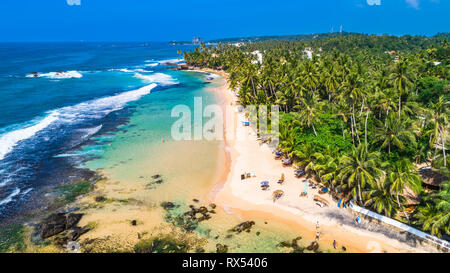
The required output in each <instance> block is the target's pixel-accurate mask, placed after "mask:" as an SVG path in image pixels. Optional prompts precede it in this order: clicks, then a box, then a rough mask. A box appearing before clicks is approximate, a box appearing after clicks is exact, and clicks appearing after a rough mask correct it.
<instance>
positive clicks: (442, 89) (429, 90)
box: [416, 77, 450, 106]
mask: <svg viewBox="0 0 450 273" xmlns="http://www.w3.org/2000/svg"><path fill="white" fill-rule="evenodd" d="M416 88H417V92H418V97H417V101H418V102H420V103H422V104H423V105H425V106H428V105H429V103H430V102H433V103H436V102H437V101H438V99H439V97H440V96H442V95H445V97H446V99H447V100H449V99H450V82H449V81H447V80H438V79H436V78H434V77H425V78H423V79H421V80H420V81H419V82H418V83H417V85H416Z"/></svg>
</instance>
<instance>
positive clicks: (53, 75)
mask: <svg viewBox="0 0 450 273" xmlns="http://www.w3.org/2000/svg"><path fill="white" fill-rule="evenodd" d="M27 77H28V78H35V77H38V78H40V77H44V78H50V79H70V78H81V77H83V75H82V74H81V73H80V72H79V71H59V72H49V73H36V74H35V73H31V74H28V75H27Z"/></svg>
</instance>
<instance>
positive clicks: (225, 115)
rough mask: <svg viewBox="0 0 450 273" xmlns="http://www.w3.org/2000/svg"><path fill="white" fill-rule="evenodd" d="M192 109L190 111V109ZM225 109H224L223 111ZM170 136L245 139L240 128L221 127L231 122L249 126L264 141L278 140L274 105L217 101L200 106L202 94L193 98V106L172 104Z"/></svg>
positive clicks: (235, 124)
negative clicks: (229, 103)
mask: <svg viewBox="0 0 450 273" xmlns="http://www.w3.org/2000/svg"><path fill="white" fill-rule="evenodd" d="M192 110H193V111H192ZM224 111H225V112H224ZM171 117H172V118H174V119H176V120H175V121H174V122H173V123H172V128H171V136H172V139H173V140H176V141H180V140H207V141H213V140H219V141H220V140H224V137H225V138H226V139H227V140H245V139H246V138H247V137H248V133H244V132H242V130H236V131H234V130H224V128H229V129H231V128H234V126H251V127H252V128H253V129H254V130H255V131H256V132H257V134H258V137H260V138H261V139H264V140H266V141H268V142H276V143H277V142H278V137H279V106H278V105H271V106H269V107H268V106H267V105H248V106H246V107H243V106H241V105H237V106H234V105H227V106H225V107H221V106H220V105H216V104H210V105H206V106H205V107H204V106H203V98H202V97H195V98H194V107H193V109H191V108H190V107H189V106H187V105H182V104H180V105H176V106H175V107H173V108H172V111H171Z"/></svg>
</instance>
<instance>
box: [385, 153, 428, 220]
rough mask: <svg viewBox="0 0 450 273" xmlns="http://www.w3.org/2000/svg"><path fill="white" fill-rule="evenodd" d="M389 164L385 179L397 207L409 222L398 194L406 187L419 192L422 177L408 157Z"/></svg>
mask: <svg viewBox="0 0 450 273" xmlns="http://www.w3.org/2000/svg"><path fill="white" fill-rule="evenodd" d="M389 166H390V168H389V171H388V174H387V176H386V179H387V180H388V181H389V182H390V183H391V192H392V193H394V194H395V196H396V199H397V205H398V207H399V209H400V210H401V211H402V212H403V214H404V215H405V218H406V219H407V220H408V222H409V217H408V214H406V212H405V210H404V208H403V205H402V203H401V202H400V194H402V193H403V191H404V190H405V188H406V187H408V188H409V189H411V190H412V191H413V192H414V193H416V194H417V193H419V192H420V191H421V189H422V186H421V185H422V178H421V177H420V175H418V174H417V168H416V167H415V166H414V165H413V164H411V162H410V161H409V160H408V159H405V158H404V159H401V160H399V161H396V162H394V163H392V164H389Z"/></svg>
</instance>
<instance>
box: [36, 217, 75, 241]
mask: <svg viewBox="0 0 450 273" xmlns="http://www.w3.org/2000/svg"><path fill="white" fill-rule="evenodd" d="M81 217H83V214H80V213H69V214H66V213H55V214H52V215H50V216H49V217H47V218H45V219H44V220H43V221H42V223H41V225H40V230H41V231H40V235H41V238H42V239H46V238H49V237H51V236H53V235H56V234H58V233H61V232H63V231H65V230H68V229H70V228H72V227H74V226H76V224H78V222H79V221H80V220H81Z"/></svg>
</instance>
